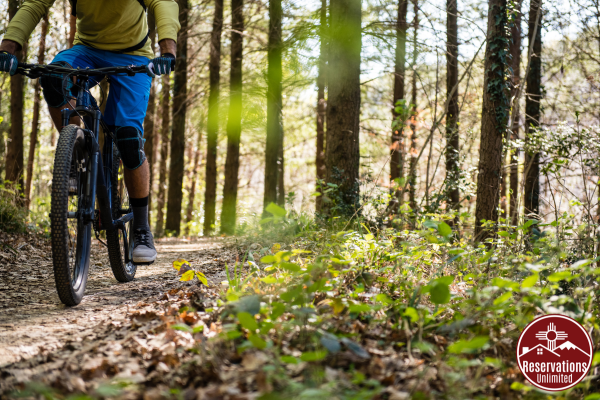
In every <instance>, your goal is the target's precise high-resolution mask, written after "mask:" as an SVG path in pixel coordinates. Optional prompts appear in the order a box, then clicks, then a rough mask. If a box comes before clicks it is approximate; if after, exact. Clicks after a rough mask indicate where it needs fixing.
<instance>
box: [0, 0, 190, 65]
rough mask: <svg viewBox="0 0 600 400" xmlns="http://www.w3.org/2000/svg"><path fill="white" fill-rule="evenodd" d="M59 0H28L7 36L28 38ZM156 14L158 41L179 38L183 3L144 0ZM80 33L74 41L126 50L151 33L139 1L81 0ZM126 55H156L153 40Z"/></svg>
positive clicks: (114, 49) (75, 42) (78, 13)
mask: <svg viewBox="0 0 600 400" xmlns="http://www.w3.org/2000/svg"><path fill="white" fill-rule="evenodd" d="M54 1H55V0H26V1H25V3H24V4H23V5H22V6H21V8H20V9H19V11H18V12H17V14H16V15H15V17H14V18H13V19H12V20H11V21H10V24H9V25H8V29H7V30H6V35H4V39H9V40H12V41H14V42H17V43H19V44H20V45H21V46H22V45H23V43H25V42H26V41H27V39H28V38H29V35H31V32H33V30H34V29H35V27H36V25H37V24H38V23H39V22H40V20H41V19H42V17H43V16H44V15H46V14H47V13H48V10H49V9H50V7H52V5H53V4H54ZM144 3H145V4H146V7H147V8H148V10H149V11H151V12H153V13H154V16H155V19H156V27H157V30H158V40H159V41H161V40H163V39H173V40H175V41H177V32H178V31H179V28H180V25H179V18H178V17H179V6H178V5H177V3H176V2H175V0H144ZM76 8H77V10H76V15H77V33H76V34H75V41H74V42H73V44H84V45H86V46H90V47H94V48H97V49H101V50H110V51H119V52H121V51H123V50H125V49H130V48H132V47H134V46H139V45H140V43H142V42H143V41H144V38H146V36H147V34H148V23H147V19H146V13H145V12H144V8H143V7H142V5H141V4H140V3H139V2H138V1H137V0H101V1H98V0H77V7H76ZM124 53H125V54H132V55H137V56H145V57H148V58H152V57H154V53H153V52H152V47H151V41H150V40H146V42H145V43H144V45H143V46H141V48H139V49H137V50H133V51H125V52H124Z"/></svg>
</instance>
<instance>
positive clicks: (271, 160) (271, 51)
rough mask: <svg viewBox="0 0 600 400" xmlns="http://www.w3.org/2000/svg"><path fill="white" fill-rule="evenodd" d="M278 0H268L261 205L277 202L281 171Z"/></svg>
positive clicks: (279, 24)
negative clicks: (263, 180) (262, 192)
mask: <svg viewBox="0 0 600 400" xmlns="http://www.w3.org/2000/svg"><path fill="white" fill-rule="evenodd" d="M281 18H282V10H281V0H270V1H269V45H268V53H267V57H268V60H269V66H268V77H267V80H268V88H267V146H266V149H265V191H264V197H263V209H264V208H266V207H267V206H268V205H269V204H270V203H278V197H279V193H278V190H277V189H278V186H279V171H280V163H281V161H282V160H281V159H280V154H279V153H280V147H281V143H280V142H281V139H282V137H283V122H282V120H281V118H282V116H281V107H282V94H281V91H282V89H281V80H282V68H281V44H282V43H281Z"/></svg>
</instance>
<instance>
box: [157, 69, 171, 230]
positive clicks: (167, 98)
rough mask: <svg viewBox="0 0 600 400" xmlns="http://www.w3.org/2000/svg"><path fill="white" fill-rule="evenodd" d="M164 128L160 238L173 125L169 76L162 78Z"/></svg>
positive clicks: (160, 183) (159, 195)
mask: <svg viewBox="0 0 600 400" xmlns="http://www.w3.org/2000/svg"><path fill="white" fill-rule="evenodd" d="M160 107H161V111H162V126H161V130H160V142H161V143H160V145H159V144H158V143H157V145H159V149H160V164H159V167H158V173H159V176H158V193H157V194H158V196H156V225H155V226H154V234H155V235H156V236H157V237H160V236H162V235H163V234H164V220H165V212H164V208H165V192H166V191H167V158H168V157H169V131H170V129H169V128H170V125H171V82H170V80H169V77H168V76H167V75H164V76H163V78H162V100H161V105H160Z"/></svg>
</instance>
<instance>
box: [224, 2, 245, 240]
mask: <svg viewBox="0 0 600 400" xmlns="http://www.w3.org/2000/svg"><path fill="white" fill-rule="evenodd" d="M231 13H232V15H231V25H232V29H231V71H230V75H229V85H230V86H229V87H230V89H229V93H230V95H229V117H228V119H227V157H226V158H225V184H224V186H223V209H222V210H221V232H222V233H225V234H233V233H234V232H235V224H236V207H237V192H238V172H239V169H240V138H241V135H242V56H243V40H244V37H243V32H244V0H231Z"/></svg>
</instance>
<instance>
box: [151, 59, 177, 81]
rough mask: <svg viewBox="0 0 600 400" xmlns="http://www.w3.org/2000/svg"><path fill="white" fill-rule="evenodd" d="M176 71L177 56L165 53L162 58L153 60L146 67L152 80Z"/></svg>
mask: <svg viewBox="0 0 600 400" xmlns="http://www.w3.org/2000/svg"><path fill="white" fill-rule="evenodd" d="M174 69H175V56H174V55H173V54H170V53H165V54H163V55H161V56H160V57H156V58H153V59H152V60H150V62H149V63H148V65H147V66H146V73H147V74H148V76H150V77H151V78H154V77H155V76H156V75H169V74H170V73H171V71H173V70H174Z"/></svg>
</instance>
